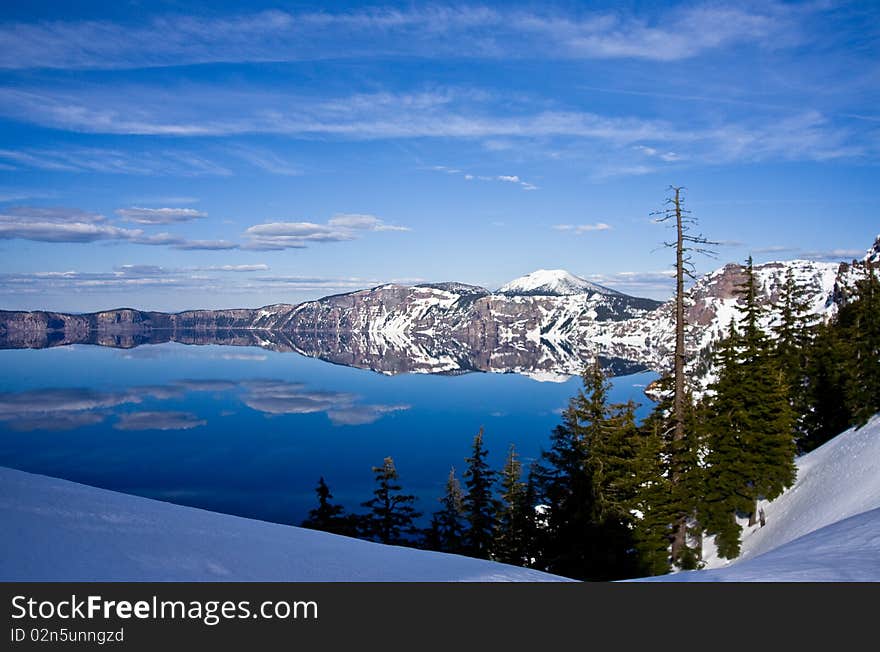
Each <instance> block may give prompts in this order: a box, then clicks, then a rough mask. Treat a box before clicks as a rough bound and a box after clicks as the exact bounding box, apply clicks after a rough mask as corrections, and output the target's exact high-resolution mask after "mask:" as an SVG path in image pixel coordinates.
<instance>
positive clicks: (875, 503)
mask: <svg viewBox="0 0 880 652" xmlns="http://www.w3.org/2000/svg"><path fill="white" fill-rule="evenodd" d="M797 465H798V476H797V481H796V482H795V484H794V485H793V486H792V487H791V488H789V489H788V490H787V491H786V492H785V493H783V494H782V495H781V496H780V497H779V498H777V499H776V500H774V501H772V502H767V501H763V502H762V503H761V504H760V507H761V508H763V510H764V513H765V516H766V519H767V524H766V525H765V526H764V527H763V528H762V527H761V526H760V525H755V526H753V527H751V528H748V527H745V528H744V529H743V545H742V553H741V555H740V557H739V558H738V559H735V560H732V561H729V560H725V559H721V558H719V557H717V556H716V555H715V554H714V550H713V546H712V541H711V539H709V540H707V541H706V545H705V550H704V553H705V558H706V563H707V567H708V568H709V569H716V570H703V571H694V572H692V573H678V574H675V575H669V576H666V577H664V578H658V579H663V580H664V581H721V580H731V581H746V580H767V581H775V580H777V579H779V580H797V579H802V580H816V581H819V580H829V579H838V580H841V581H845V580H855V579H861V580H864V581H880V415H876V416H875V417H874V418H873V419H871V420H870V421H869V422H868V423H867V424H866V425H865V426H864V427H862V428H860V429H858V430H855V429H850V430H847V431H846V432H844V433H842V434H840V435H838V436H837V437H835V438H834V439H832V440H831V441H829V442H827V443H826V444H824V445H823V446H821V447H820V448H817V449H816V450H814V451H812V452H810V453H808V454H807V455H804V456H803V457H801V458H799V459H798V462H797ZM835 573H837V575H835Z"/></svg>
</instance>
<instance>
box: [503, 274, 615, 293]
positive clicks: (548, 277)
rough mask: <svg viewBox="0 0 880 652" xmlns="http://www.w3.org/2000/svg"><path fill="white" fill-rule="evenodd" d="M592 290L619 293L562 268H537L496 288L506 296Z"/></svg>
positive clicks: (589, 291) (586, 291)
mask: <svg viewBox="0 0 880 652" xmlns="http://www.w3.org/2000/svg"><path fill="white" fill-rule="evenodd" d="M592 292H596V293H598V294H609V295H620V294H621V293H620V292H617V291H615V290H611V289H609V288H606V287H604V286H602V285H598V284H596V283H591V282H590V281H588V280H586V279H584V278H581V277H580V276H575V275H574V274H572V273H571V272H567V271H565V270H564V269H539V270H536V271H534V272H532V273H531V274H526V275H525V276H520V277H519V278H517V279H514V280H512V281H510V283H507V284H505V285H502V286H501V287H500V288H498V294H505V295H507V296H549V297H565V296H572V295H576V294H589V293H592Z"/></svg>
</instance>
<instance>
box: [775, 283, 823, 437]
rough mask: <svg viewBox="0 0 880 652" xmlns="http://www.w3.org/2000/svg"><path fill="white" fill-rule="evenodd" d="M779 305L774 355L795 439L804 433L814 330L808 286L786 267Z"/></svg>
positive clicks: (808, 405)
mask: <svg viewBox="0 0 880 652" xmlns="http://www.w3.org/2000/svg"><path fill="white" fill-rule="evenodd" d="M779 304H780V319H779V323H778V324H777V326H776V328H775V329H774V334H775V336H776V349H775V355H776V358H777V362H778V364H779V367H780V369H781V370H782V372H783V374H784V378H785V383H786V386H787V387H788V393H789V405H790V406H791V409H792V411H793V413H794V414H795V415H797V416H796V417H795V418H796V422H795V433H794V434H795V438H796V439H799V438H801V437H803V436H804V435H805V434H806V421H807V417H806V416H805V415H807V413H808V412H809V407H810V402H809V395H808V378H807V374H808V370H807V366H808V360H809V358H808V352H809V351H810V349H811V347H812V343H813V336H814V334H815V332H816V321H817V320H816V317H815V315H813V314H811V312H810V309H809V303H808V300H807V288H806V286H805V285H804V284H803V283H800V282H798V280H797V279H796V278H795V274H794V270H793V269H792V268H791V267H789V268H788V269H787V270H786V274H785V283H784V285H783V288H782V296H781V300H780V302H779Z"/></svg>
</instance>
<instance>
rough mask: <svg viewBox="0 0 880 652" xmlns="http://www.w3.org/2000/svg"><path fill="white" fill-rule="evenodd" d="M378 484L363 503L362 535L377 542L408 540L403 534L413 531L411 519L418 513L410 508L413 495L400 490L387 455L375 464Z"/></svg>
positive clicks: (388, 542)
mask: <svg viewBox="0 0 880 652" xmlns="http://www.w3.org/2000/svg"><path fill="white" fill-rule="evenodd" d="M373 473H374V474H375V476H376V478H375V479H376V483H377V485H378V486H377V487H376V489H375V490H374V491H373V498H371V499H370V500H368V501H366V502H364V503H362V506H363V507H367V508H368V509H369V510H370V511H369V512H368V513H367V514H365V515H364V516H363V517H362V521H361V528H362V531H363V534H364V535H365V536H366V537H367V538H370V539H372V540H374V541H379V542H380V543H386V544H392V545H400V544H403V543H407V541H408V539H407V538H406V537H405V536H404V535H410V536H411V535H413V534H414V533H415V532H416V529H415V526H414V521H415V519H417V518H419V516H421V514H420V513H419V512H417V511H416V510H415V509H414V508H413V503H414V502H415V500H416V499H415V496H412V495H409V494H404V493H401V489H402V487H401V485H400V483H399V476H398V474H397V469H396V468H395V466H394V460H393V459H392V458H390V457H386V458H385V460H384V462H383V464H382V466H374V467H373Z"/></svg>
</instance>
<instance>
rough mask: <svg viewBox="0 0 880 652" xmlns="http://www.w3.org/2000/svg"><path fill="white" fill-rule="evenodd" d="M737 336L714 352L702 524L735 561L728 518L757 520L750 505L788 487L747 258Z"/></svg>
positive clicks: (783, 398)
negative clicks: (715, 375) (715, 361)
mask: <svg viewBox="0 0 880 652" xmlns="http://www.w3.org/2000/svg"><path fill="white" fill-rule="evenodd" d="M740 296H741V299H742V301H743V302H744V305H743V308H742V311H743V317H742V319H741V320H740V322H739V330H737V329H736V327H735V326H734V325H733V324H731V331H730V334H729V336H728V337H727V339H726V340H725V341H723V342H722V343H721V344H720V345H719V347H718V367H719V376H718V380H717V382H716V383H715V384H714V385H713V387H712V389H713V390H714V396H713V397H712V399H711V401H710V416H709V420H708V421H709V423H708V425H709V434H708V449H709V450H708V453H707V456H706V497H705V505H704V509H703V517H704V522H705V525H706V529H707V531H708V532H710V533H713V534H716V544H717V545H718V549H719V554H721V555H722V556H726V557H735V556H737V555H738V554H739V546H740V532H741V528H740V526H739V524H738V523H737V522H736V515H737V514H742V515H748V517H749V525H753V524H754V523H755V519H756V517H757V501H758V499H760V498H765V499H768V500H772V499H773V498H775V497H777V496H778V495H779V494H780V493H782V491H783V490H784V489H785V488H786V487H788V486H790V485H791V484H792V483H793V482H794V478H795V472H796V467H795V464H794V454H795V447H794V438H793V426H794V415H793V412H792V409H791V405H790V404H789V398H788V387H787V385H786V381H785V373H784V372H783V370H781V369H780V367H779V362H778V359H777V358H776V357H775V356H774V355H773V351H772V348H771V346H770V343H769V340H768V338H767V336H766V334H765V333H764V331H763V330H762V329H761V326H760V321H761V312H762V308H761V306H760V303H759V301H758V280H757V277H756V274H755V270H754V266H753V264H752V259H751V258H749V259H748V261H747V264H746V268H745V281H744V283H743V285H742V286H741V288H740Z"/></svg>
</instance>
